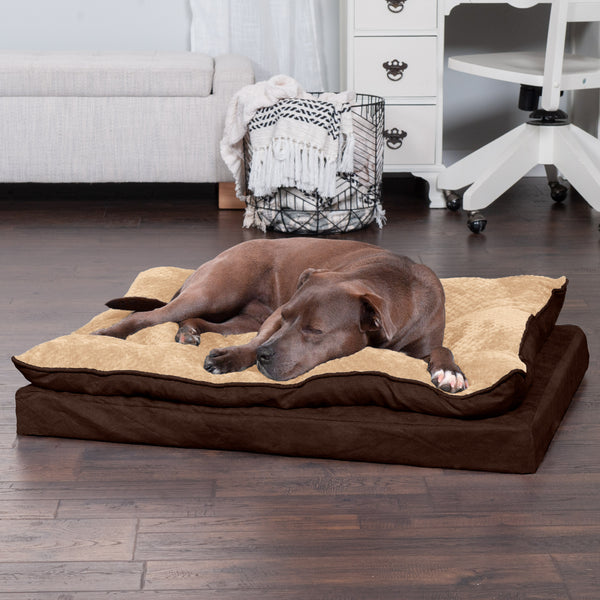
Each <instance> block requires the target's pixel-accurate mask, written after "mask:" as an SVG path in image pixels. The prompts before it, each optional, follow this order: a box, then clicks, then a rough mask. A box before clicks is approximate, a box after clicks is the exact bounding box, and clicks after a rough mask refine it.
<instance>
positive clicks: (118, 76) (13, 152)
mask: <svg viewBox="0 0 600 600" xmlns="http://www.w3.org/2000/svg"><path fill="white" fill-rule="evenodd" d="M253 81H254V75H253V70H252V66H251V63H250V61H249V60H248V59H247V58H244V57H242V56H237V55H223V56H218V57H217V58H214V59H213V58H212V57H210V56H207V55H205V54H198V53H192V52H173V53H164V52H140V53H113V52H94V53H90V52H77V53H74V52H12V51H2V52H0V144H1V146H0V182H50V183H56V182H227V181H231V180H232V177H231V174H230V173H229V171H228V169H227V168H226V167H225V165H224V163H223V161H222V160H221V157H220V154H219V150H218V148H219V141H220V139H221V136H222V131H223V123H224V118H225V110H226V108H227V104H228V102H229V99H230V98H231V96H232V95H233V94H234V92H235V91H236V90H238V89H239V88H240V87H242V86H244V85H247V84H250V83H253Z"/></svg>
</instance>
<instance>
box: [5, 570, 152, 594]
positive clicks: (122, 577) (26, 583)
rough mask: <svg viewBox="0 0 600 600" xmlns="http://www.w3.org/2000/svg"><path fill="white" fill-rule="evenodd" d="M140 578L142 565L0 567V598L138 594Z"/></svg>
mask: <svg viewBox="0 0 600 600" xmlns="http://www.w3.org/2000/svg"><path fill="white" fill-rule="evenodd" d="M142 574H143V564H142V563H134V562H114V561H113V562H44V563H35V562H26V563H16V562H6V563H0V590H2V593H0V598H2V596H4V594H7V593H11V592H14V593H16V592H21V593H26V594H27V596H26V597H27V598H32V596H30V595H29V594H30V593H31V592H34V593H35V592H69V591H70V590H78V591H80V592H87V591H98V590H115V589H119V590H139V589H140V585H141V578H142ZM69 595H70V594H69ZM5 597H6V596H5ZM50 597H52V596H50ZM68 597H69V596H63V597H62V598H63V600H66V598H68ZM54 598H55V599H57V598H58V597H57V596H56V595H55V596H54Z"/></svg>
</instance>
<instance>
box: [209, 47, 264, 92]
mask: <svg viewBox="0 0 600 600" xmlns="http://www.w3.org/2000/svg"><path fill="white" fill-rule="evenodd" d="M252 83H254V69H253V68H252V63H251V62H250V59H248V58H246V57H245V56H241V55H239V54H222V55H220V56H217V57H216V58H215V75H214V80H213V93H214V94H216V95H218V96H222V97H225V98H229V97H231V96H233V94H234V93H235V92H237V91H238V90H239V89H240V88H242V87H244V86H245V85H250V84H252Z"/></svg>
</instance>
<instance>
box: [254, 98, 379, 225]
mask: <svg viewBox="0 0 600 600" xmlns="http://www.w3.org/2000/svg"><path fill="white" fill-rule="evenodd" d="M314 95H315V96H316V97H318V94H314ZM384 106H385V102H384V100H383V98H380V97H379V96H372V95H369V94H356V97H355V100H354V102H353V103H352V128H353V134H354V138H355V142H354V153H353V159H354V161H353V162H354V169H353V172H352V173H338V175H337V178H336V193H335V195H334V196H332V197H323V196H321V195H320V194H319V193H317V192H312V193H308V192H305V191H301V190H299V189H298V188H289V187H280V188H278V189H277V191H276V192H275V193H274V194H273V195H270V196H254V195H252V190H248V192H249V195H248V196H247V197H246V216H245V219H244V226H245V227H258V228H259V229H262V230H263V231H266V230H272V231H279V232H283V233H295V234H306V235H318V234H335V233H346V232H348V231H355V230H357V229H362V228H364V227H367V226H368V225H370V224H371V223H373V221H375V222H376V223H377V224H378V225H379V227H382V226H383V224H384V222H385V212H384V210H383V207H382V205H381V184H382V177H383V118H384ZM244 162H245V177H246V186H247V184H248V180H249V174H250V165H251V163H252V147H251V144H250V142H249V138H248V136H246V138H245V140H244Z"/></svg>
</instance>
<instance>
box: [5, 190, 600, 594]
mask: <svg viewBox="0 0 600 600" xmlns="http://www.w3.org/2000/svg"><path fill="white" fill-rule="evenodd" d="M214 192H215V190H214V187H213V186H187V185H137V186H132V185H127V186H118V185H114V186H113V185H105V186H86V185H75V186H37V185H27V186H12V185H2V186H0V269H1V287H0V301H1V302H0V310H1V313H2V330H1V331H0V352H1V358H2V360H1V361H0V600H8V599H14V600H17V599H21V600H25V599H28V600H50V599H53V600H101V599H102V600H104V599H118V600H139V599H142V598H143V599H147V598H149V599H155V600H191V599H194V600H196V599H205V598H206V599H210V600H216V599H220V600H221V599H227V600H229V599H231V600H254V599H256V600H258V599H260V600H312V599H315V600H321V599H324V600H341V599H358V600H375V599H389V600H434V599H435V600H463V599H465V600H490V599H495V600H509V599H510V600H515V599H539V600H559V599H560V600H598V598H600V368H599V362H598V357H599V355H600V319H599V318H598V307H599V306H600V232H599V231H598V223H599V222H600V214H598V213H593V211H591V210H590V209H589V207H588V206H587V205H586V204H585V203H584V202H583V201H582V200H581V199H580V198H579V197H578V196H577V195H576V194H573V195H572V197H571V198H570V199H569V200H567V201H566V202H565V204H564V206H559V205H553V203H552V202H551V201H550V200H549V198H548V193H547V190H546V185H545V183H544V182H543V181H541V180H537V179H526V180H524V181H523V182H521V183H519V184H517V186H515V187H514V188H513V189H512V190H510V191H509V192H508V193H507V194H506V195H505V196H504V197H503V198H502V199H501V200H500V201H498V202H496V203H495V204H494V205H493V206H492V207H490V208H489V209H488V210H487V211H485V212H486V216H487V217H488V218H489V224H488V228H487V230H486V232H485V233H484V234H483V235H480V236H474V235H472V234H470V233H469V231H468V230H467V228H466V225H465V219H464V216H463V215H460V214H455V213H450V212H448V211H443V210H433V211H432V210H429V209H428V208H427V203H426V201H425V200H424V198H423V189H422V188H421V187H420V185H419V182H416V183H415V182H414V181H413V180H412V179H388V180H386V182H385V194H384V204H385V208H386V210H387V215H388V223H387V225H386V226H385V227H384V228H383V229H382V230H378V229H377V228H376V227H374V226H373V227H371V228H369V229H367V230H364V231H361V232H356V233H354V234H347V237H351V238H355V239H361V240H365V241H369V242H372V243H376V244H380V245H382V246H385V247H387V248H389V249H391V250H394V251H396V252H399V253H402V254H407V255H409V256H411V257H412V258H414V259H416V260H419V261H422V262H424V263H426V264H428V265H429V266H431V267H432V268H433V269H434V270H436V272H437V273H438V275H439V276H441V277H451V276H466V275H469V276H483V277H495V276H503V275H510V274H518V273H532V274H541V275H548V276H553V277H555V276H560V275H563V274H564V275H567V276H568V277H569V280H570V285H569V292H568V294H567V301H566V304H565V307H564V309H563V312H562V313H561V316H560V319H559V322H561V323H574V324H577V325H579V326H581V327H582V328H583V329H584V331H585V332H586V335H587V337H588V344H589V347H590V352H591V364H590V368H589V370H588V373H587V375H586V378H585V380H584V382H583V383H582V385H581V387H580V389H579V391H578V393H577V395H576V397H575V399H574V401H573V403H572V405H571V408H570V409H569V411H568V413H567V415H566V417H565V419H564V421H563V423H562V425H561V427H560V428H559V430H558V432H557V434H556V436H555V438H554V441H553V442H552V444H551V446H550V448H549V450H548V453H547V455H546V458H545V460H544V462H543V463H542V465H541V467H540V469H539V471H538V472H537V473H536V474H534V475H526V476H523V475H503V474H494V473H477V472H466V471H451V470H441V469H422V468H414V467H408V466H401V465H377V464H367V463H350V462H339V461H328V460H313V459H298V458H287V457H280V456H263V455H254V454H243V453H229V452H217V451H203V450H183V449H174V448H159V447H144V446H127V445H117V444H103V443H92V442H84V441H77V440H61V439H46V438H25V437H24V438H19V439H16V436H15V418H14V393H15V390H16V389H17V388H18V387H20V386H21V385H23V384H24V380H23V378H22V377H21V376H20V375H19V373H18V372H17V371H16V370H15V369H14V368H13V366H12V365H11V364H10V361H9V358H10V356H11V355H13V354H18V353H20V352H23V351H24V350H26V349H28V348H29V347H31V346H33V345H35V344H37V343H40V342H42V341H45V340H48V339H50V338H52V337H55V336H58V335H61V334H64V333H67V332H69V331H71V330H73V329H75V328H76V327H78V326H79V325H81V324H82V323H84V322H85V321H87V320H88V319H89V318H90V317H91V316H92V315H94V314H96V313H97V312H99V310H100V309H101V307H102V305H103V302H104V301H105V300H106V299H108V298H112V297H115V296H118V295H120V294H121V293H122V292H123V291H124V290H125V289H126V286H127V285H128V283H129V282H130V281H131V279H132V278H133V276H134V275H135V274H136V273H137V272H139V271H140V270H142V269H144V268H147V267H151V266H157V265H174V266H182V267H195V266H197V265H198V264H200V263H201V262H203V261H204V260H206V259H208V258H210V257H212V256H213V255H215V254H216V253H218V252H219V251H221V250H223V249H225V248H227V247H229V246H231V245H233V244H235V243H237V242H240V241H242V240H245V239H250V238H254V237H260V236H262V234H261V233H260V232H257V231H248V230H244V229H242V227H241V221H242V213H241V212H239V211H221V212H219V211H218V210H217V209H216V197H215V195H214Z"/></svg>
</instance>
